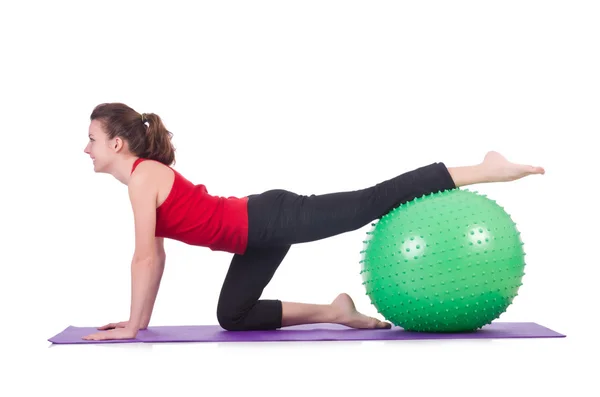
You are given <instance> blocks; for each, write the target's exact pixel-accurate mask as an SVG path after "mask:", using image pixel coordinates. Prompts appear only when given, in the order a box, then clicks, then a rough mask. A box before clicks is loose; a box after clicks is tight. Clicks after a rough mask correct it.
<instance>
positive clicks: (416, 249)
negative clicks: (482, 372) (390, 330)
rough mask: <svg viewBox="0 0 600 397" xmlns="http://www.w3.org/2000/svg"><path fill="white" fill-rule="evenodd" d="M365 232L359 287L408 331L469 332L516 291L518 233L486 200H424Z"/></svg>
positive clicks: (473, 196)
mask: <svg viewBox="0 0 600 397" xmlns="http://www.w3.org/2000/svg"><path fill="white" fill-rule="evenodd" d="M371 226H372V228H371V230H370V231H368V232H367V238H366V240H365V241H364V242H363V243H364V246H363V250H362V251H361V252H360V254H361V261H360V264H361V271H360V274H361V277H362V280H363V283H362V284H363V285H364V287H365V289H366V294H367V295H368V296H369V298H370V300H371V303H372V304H373V305H374V306H375V308H376V309H377V311H378V313H379V314H381V315H382V316H383V317H385V319H386V320H387V321H389V322H391V323H392V324H394V325H396V326H399V327H402V328H403V329H405V330H407V331H416V332H470V331H475V330H477V329H479V328H482V327H484V326H485V325H487V324H491V322H492V321H494V320H495V319H496V318H498V317H499V316H500V315H501V314H502V313H503V312H505V311H506V309H507V308H508V306H509V305H510V304H511V303H512V301H513V299H514V298H515V296H517V292H518V289H519V287H520V286H521V285H522V278H523V276H524V275H525V273H524V268H525V252H524V250H523V242H522V241H521V236H520V232H519V231H518V230H517V227H516V224H515V222H513V220H512V219H511V217H510V215H508V214H507V213H506V212H505V211H504V209H503V208H502V207H501V206H499V205H498V204H497V203H496V202H495V201H494V200H490V199H489V198H487V197H486V196H485V195H481V194H478V193H477V192H471V191H469V190H467V189H464V190H463V189H459V188H455V189H451V190H445V191H442V192H437V193H433V194H428V195H425V196H422V197H419V198H416V199H414V200H412V201H409V202H407V203H405V204H402V205H401V206H399V207H397V208H395V209H393V210H391V211H390V212H389V213H387V214H386V215H384V216H383V217H382V218H381V219H379V221H378V222H376V223H372V224H371Z"/></svg>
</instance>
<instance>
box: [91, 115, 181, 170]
mask: <svg viewBox="0 0 600 397" xmlns="http://www.w3.org/2000/svg"><path fill="white" fill-rule="evenodd" d="M90 120H98V121H100V122H101V123H102V126H103V127H104V130H105V132H106V134H107V135H108V138H109V139H113V138H115V137H117V136H118V137H121V138H122V139H123V140H125V141H127V143H128V144H129V150H130V151H131V152H132V153H133V154H134V155H135V156H137V157H143V158H147V159H152V160H156V161H160V162H161V163H163V164H165V165H168V166H170V165H172V164H173V163H174V162H175V147H174V146H173V144H172V143H171V138H172V137H173V134H172V133H171V132H170V131H169V130H167V129H166V128H165V126H164V124H163V122H162V120H161V118H160V117H159V116H158V115H156V114H154V113H143V114H142V113H138V112H136V111H135V110H133V109H132V108H131V107H129V106H127V105H125V104H123V103H103V104H100V105H98V106H96V107H95V108H94V110H93V111H92V114H91V116H90ZM146 123H148V125H146Z"/></svg>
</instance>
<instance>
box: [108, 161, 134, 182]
mask: <svg viewBox="0 0 600 397" xmlns="http://www.w3.org/2000/svg"><path fill="white" fill-rule="evenodd" d="M137 159H138V157H136V156H130V157H125V158H124V159H122V160H120V161H118V162H115V163H114V164H113V166H112V169H111V170H110V174H111V175H112V176H114V177H115V178H116V179H117V180H118V181H119V182H121V183H122V184H124V185H129V180H130V179H131V168H132V167H133V163H135V161H136V160H137Z"/></svg>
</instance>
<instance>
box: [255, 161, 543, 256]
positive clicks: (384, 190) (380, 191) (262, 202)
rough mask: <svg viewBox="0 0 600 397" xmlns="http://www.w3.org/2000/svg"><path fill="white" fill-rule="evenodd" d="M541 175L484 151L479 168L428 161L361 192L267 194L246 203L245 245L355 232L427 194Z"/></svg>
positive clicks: (302, 240) (288, 242)
mask: <svg viewBox="0 0 600 397" xmlns="http://www.w3.org/2000/svg"><path fill="white" fill-rule="evenodd" d="M543 173H544V170H543V168H541V167H532V166H527V165H520V164H514V163H510V162H508V161H507V160H506V159H505V158H504V157H503V156H501V155H500V154H499V153H496V152H489V153H488V154H487V155H486V156H485V158H484V161H483V162H482V163H480V164H476V165H470V166H460V167H451V168H446V166H445V165H444V164H443V163H433V164H430V165H427V166H423V167H420V168H417V169H415V170H412V171H409V172H406V173H404V174H401V175H398V176H396V177H394V178H392V179H389V180H387V181H384V182H381V183H378V184H376V185H374V186H371V187H369V188H365V189H361V190H355V191H348V192H337V193H329V194H322V195H310V196H305V195H300V194H296V193H294V192H290V191H286V190H280V189H278V190H270V191H267V192H264V193H262V194H259V195H255V196H254V197H251V198H250V200H249V202H248V211H249V245H252V246H256V247H268V246H285V245H291V244H299V243H306V242H310V241H316V240H320V239H323V238H327V237H332V236H335V235H338V234H341V233H345V232H349V231H352V230H356V229H359V228H361V227H363V226H365V225H367V224H368V223H370V222H372V221H374V220H376V219H379V218H381V217H382V216H383V215H385V214H386V213H388V212H389V211H391V210H392V209H393V208H395V207H397V206H399V205H401V204H403V203H406V202H408V201H411V200H413V199H415V198H417V197H421V196H423V195H426V194H430V193H434V192H438V191H443V190H448V189H453V188H456V187H460V186H466V185H472V184H477V183H489V182H502V181H510V180H516V179H520V178H522V177H524V176H526V175H530V174H543Z"/></svg>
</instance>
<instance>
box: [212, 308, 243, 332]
mask: <svg viewBox="0 0 600 397" xmlns="http://www.w3.org/2000/svg"><path fill="white" fill-rule="evenodd" d="M245 319H246V316H245V314H239V313H236V312H233V311H228V310H224V309H221V308H219V309H217V320H218V321H219V325H220V326H221V328H223V329H225V330H227V331H247V330H249V327H248V326H247V325H246V321H245Z"/></svg>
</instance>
